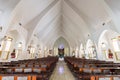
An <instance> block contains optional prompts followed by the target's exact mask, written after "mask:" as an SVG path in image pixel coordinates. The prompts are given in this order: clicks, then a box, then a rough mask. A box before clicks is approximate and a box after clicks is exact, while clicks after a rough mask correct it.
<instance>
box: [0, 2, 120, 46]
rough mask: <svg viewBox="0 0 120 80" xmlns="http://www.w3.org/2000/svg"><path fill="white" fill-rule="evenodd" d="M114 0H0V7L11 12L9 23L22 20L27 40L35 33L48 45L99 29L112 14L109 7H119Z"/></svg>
mask: <svg viewBox="0 0 120 80" xmlns="http://www.w3.org/2000/svg"><path fill="white" fill-rule="evenodd" d="M116 1H118V2H117V4H116V3H115V0H114V1H113V0H0V10H3V11H5V12H6V11H9V12H11V13H9V16H10V17H9V21H10V22H9V27H11V28H12V27H15V26H18V24H21V26H22V27H24V28H25V29H26V30H27V31H28V34H29V35H28V37H27V38H28V40H29V39H30V38H31V36H32V35H34V34H35V35H36V37H37V38H39V40H40V41H41V42H43V43H45V44H48V45H51V44H53V43H54V42H55V41H56V40H57V39H58V38H59V37H64V38H65V39H66V40H67V41H68V43H69V44H70V45H77V44H78V43H80V42H84V41H85V40H86V39H87V38H88V37H89V36H88V35H92V34H93V33H94V32H95V31H96V30H97V29H99V28H100V26H98V25H101V24H102V23H103V22H106V21H107V20H110V19H111V18H113V17H112V16H111V15H110V13H109V12H110V10H111V12H112V11H114V10H115V11H114V12H116V11H120V9H119V7H120V6H119V4H120V1H119V0H116ZM106 6H107V7H109V8H110V10H107V7H106ZM0 20H3V19H0ZM0 22H1V21H0ZM116 29H117V27H116Z"/></svg>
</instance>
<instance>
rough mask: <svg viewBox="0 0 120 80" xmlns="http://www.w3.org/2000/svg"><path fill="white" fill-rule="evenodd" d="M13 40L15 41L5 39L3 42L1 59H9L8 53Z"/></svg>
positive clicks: (8, 38)
mask: <svg viewBox="0 0 120 80" xmlns="http://www.w3.org/2000/svg"><path fill="white" fill-rule="evenodd" d="M12 40H13V39H12V38H10V37H4V39H3V41H2V45H1V51H2V53H1V54H2V55H1V58H2V59H7V57H8V53H9V52H10V47H11V43H12Z"/></svg>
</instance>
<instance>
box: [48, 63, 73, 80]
mask: <svg viewBox="0 0 120 80" xmlns="http://www.w3.org/2000/svg"><path fill="white" fill-rule="evenodd" d="M50 80H75V78H74V76H73V75H72V73H71V72H70V70H69V69H68V67H67V65H66V63H65V62H64V61H59V62H58V63H57V65H56V68H55V70H54V72H53V74H52V76H51V79H50Z"/></svg>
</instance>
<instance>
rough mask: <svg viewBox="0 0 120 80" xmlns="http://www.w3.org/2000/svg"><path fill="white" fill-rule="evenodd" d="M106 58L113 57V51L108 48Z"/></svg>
mask: <svg viewBox="0 0 120 80" xmlns="http://www.w3.org/2000/svg"><path fill="white" fill-rule="evenodd" d="M108 58H109V59H113V53H112V51H111V50H110V49H108Z"/></svg>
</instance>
